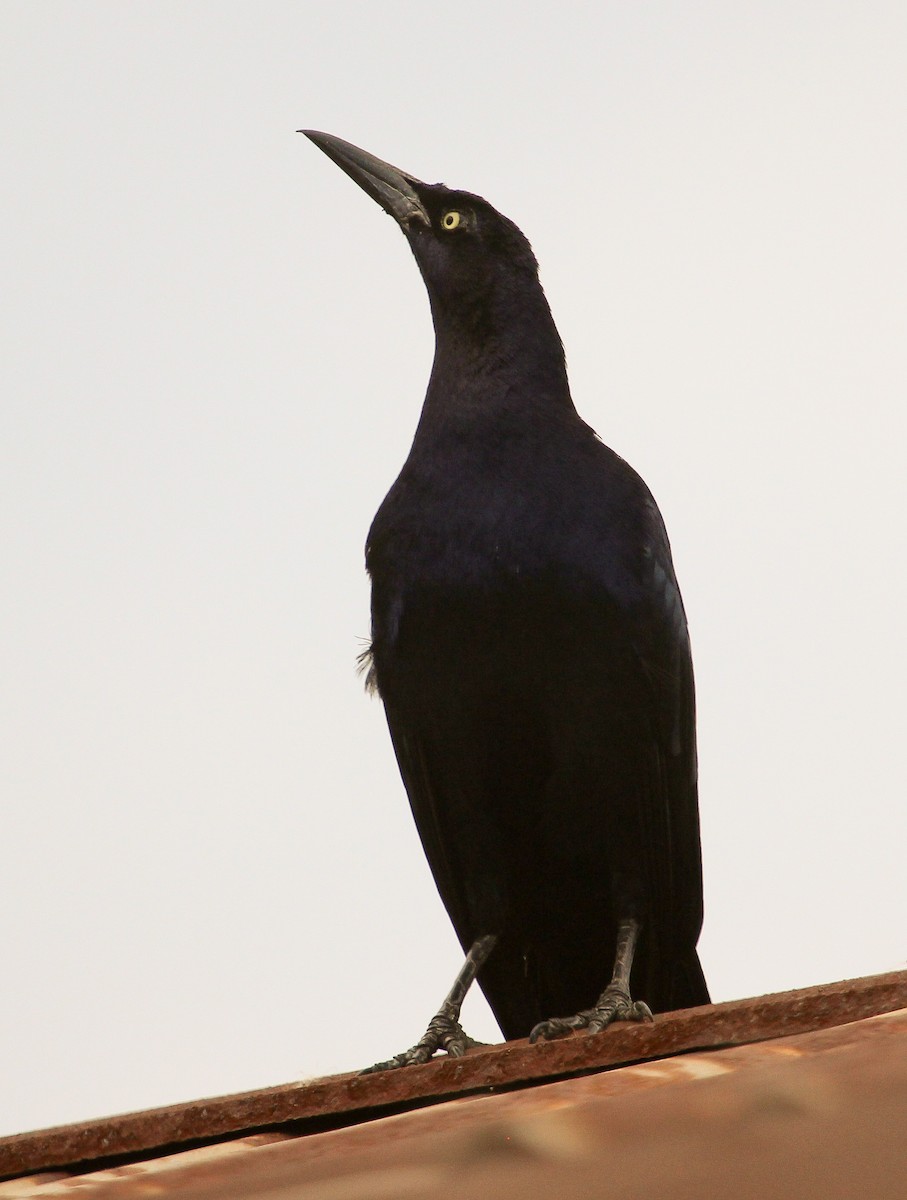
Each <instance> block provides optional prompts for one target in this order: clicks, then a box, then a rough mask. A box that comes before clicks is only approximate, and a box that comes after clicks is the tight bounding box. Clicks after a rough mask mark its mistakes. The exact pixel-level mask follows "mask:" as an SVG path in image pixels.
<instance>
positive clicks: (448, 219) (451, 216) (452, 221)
mask: <svg viewBox="0 0 907 1200" xmlns="http://www.w3.org/2000/svg"><path fill="white" fill-rule="evenodd" d="M459 224H460V214H459V213H458V212H457V211H456V209H453V208H452V209H450V211H449V212H446V213H445V214H444V216H443V217H442V218H441V227H442V228H443V229H446V230H447V232H448V233H450V231H451V230H452V229H456V228H457V226H458V225H459Z"/></svg>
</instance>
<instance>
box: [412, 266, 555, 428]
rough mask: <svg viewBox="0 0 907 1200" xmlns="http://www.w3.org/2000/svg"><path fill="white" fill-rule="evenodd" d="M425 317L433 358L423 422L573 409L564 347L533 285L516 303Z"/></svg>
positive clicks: (546, 306) (434, 422)
mask: <svg viewBox="0 0 907 1200" xmlns="http://www.w3.org/2000/svg"><path fill="white" fill-rule="evenodd" d="M433 315H434V318H435V358H434V363H433V365H432V372H431V378H430V380H429V384H428V392H427V394H426V397H425V405H424V408H423V422H425V421H426V420H427V421H428V422H429V423H430V424H432V425H435V424H437V423H439V422H443V423H445V424H446V423H447V422H448V421H451V420H453V421H457V422H459V420H461V419H467V420H470V419H472V418H473V417H475V416H478V415H479V414H482V415H484V416H486V417H492V418H493V417H497V416H500V417H502V418H506V417H507V416H509V415H511V414H512V415H513V416H515V417H517V418H518V419H525V418H526V416H528V415H529V412H530V411H531V410H536V411H540V412H548V413H550V412H552V411H563V410H564V409H565V408H566V409H568V410H569V411H571V412H574V411H575V410H574V408H573V401H572V400H571V398H570V388H569V384H568V382H567V367H566V363H565V361H564V348H563V345H562V343H561V339H560V336H559V335H558V332H557V328H556V327H555V324H554V320H553V318H552V316H551V310H550V309H549V307H548V302H547V300H546V299H545V295H544V293H543V292H542V290H541V288H540V287H539V288H538V291H537V292H536V291H535V290H533V293H532V294H531V295H530V296H528V297H527V296H526V295H525V294H524V295H523V296H521V297H520V298H519V303H517V304H513V303H508V304H502V305H499V306H498V308H497V309H494V308H481V309H480V308H476V309H471V310H468V311H467V312H465V313H459V314H456V315H455V316H452V315H451V314H450V313H446V312H438V311H435V312H434V313H433Z"/></svg>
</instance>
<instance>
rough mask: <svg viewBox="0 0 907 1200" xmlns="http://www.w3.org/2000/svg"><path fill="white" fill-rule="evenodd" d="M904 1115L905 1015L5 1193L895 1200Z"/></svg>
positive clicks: (295, 1199)
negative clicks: (364, 1123) (858, 1199)
mask: <svg viewBox="0 0 907 1200" xmlns="http://www.w3.org/2000/svg"><path fill="white" fill-rule="evenodd" d="M905 1117H907V1010H902V1011H900V1012H898V1013H896V1014H891V1015H888V1016H885V1017H876V1018H869V1019H866V1020H863V1021H860V1022H857V1023H854V1024H850V1025H846V1026H843V1027H840V1028H836V1029H832V1030H826V1031H822V1032H819V1033H812V1034H805V1035H800V1036H797V1037H791V1038H783V1039H779V1040H777V1041H773V1042H770V1043H766V1044H761V1045H751V1046H746V1047H741V1048H737V1049H728V1050H719V1051H711V1052H707V1053H702V1054H693V1055H689V1056H683V1057H678V1058H674V1059H670V1060H667V1061H664V1062H659V1063H648V1064H641V1065H636V1066H629V1067H625V1068H621V1069H618V1070H614V1071H609V1072H605V1073H602V1074H596V1075H590V1076H585V1077H583V1078H579V1079H571V1080H567V1081H563V1082H560V1083H551V1084H546V1085H543V1086H541V1087H537V1088H532V1089H528V1090H522V1091H519V1092H513V1093H509V1094H507V1095H502V1096H482V1097H470V1098H464V1099H459V1100H453V1101H449V1102H447V1103H445V1104H442V1105H439V1106H437V1107H434V1108H431V1109H428V1110H421V1111H415V1112H408V1113H403V1114H399V1115H396V1116H392V1117H386V1118H384V1119H381V1120H378V1121H374V1122H371V1123H369V1124H366V1125H360V1126H357V1127H354V1128H350V1129H343V1130H336V1131H333V1132H330V1133H322V1134H314V1135H312V1136H310V1137H303V1138H298V1137H291V1138H287V1139H283V1140H278V1141H270V1142H268V1143H267V1144H262V1139H261V1138H260V1137H259V1138H257V1139H256V1138H250V1139H245V1140H242V1141H237V1142H232V1143H227V1144H221V1145H218V1146H211V1147H206V1148H203V1149H199V1150H194V1151H188V1152H186V1153H183V1154H179V1155H174V1156H172V1157H170V1158H165V1159H158V1160H154V1161H149V1162H142V1163H134V1164H130V1165H128V1166H121V1167H117V1168H114V1169H111V1170H107V1171H101V1172H98V1173H95V1174H92V1175H83V1176H77V1177H73V1178H69V1179H58V1180H56V1181H51V1180H46V1181H44V1182H38V1181H32V1182H29V1181H28V1180H21V1181H18V1183H17V1184H15V1185H13V1184H11V1185H9V1186H10V1187H11V1188H13V1190H11V1191H9V1192H8V1193H6V1195H7V1196H8V1197H10V1198H12V1197H15V1198H16V1200H26V1198H44V1200H51V1198H59V1197H64V1196H69V1197H72V1196H74V1195H75V1194H76V1193H77V1194H78V1196H79V1197H80V1200H133V1198H135V1200H138V1198H139V1197H149V1196H171V1195H172V1196H179V1197H182V1198H184V1200H215V1198H222V1200H234V1198H236V1200H238V1198H240V1197H243V1198H247V1200H385V1198H386V1200H397V1198H400V1200H430V1198H431V1200H434V1198H437V1200H440V1198H446V1197H457V1200H473V1198H475V1200H480V1198H481V1200H487V1198H488V1197H500V1198H501V1200H517V1198H520V1200H523V1198H527V1197H528V1198H530V1200H531V1198H533V1197H556V1198H558V1200H574V1198H576V1200H579V1198H580V1197H582V1198H584V1200H585V1198H587V1197H590V1196H595V1197H599V1196H602V1197H609V1196H614V1197H620V1200H637V1198H638V1200H643V1198H645V1200H656V1198H657V1200H665V1198H667V1197H670V1198H671V1200H712V1198H713V1197H714V1198H717V1197H729V1198H731V1197H732V1198H733V1200H756V1198H757V1197H758V1198H759V1200H763V1198H764V1197H774V1196H780V1197H785V1200H819V1198H821V1200H837V1198H844V1197H848V1198H849V1197H854V1198H856V1197H860V1198H861V1200H867V1198H869V1200H874V1198H878V1200H882V1198H885V1200H889V1198H890V1200H899V1197H901V1196H904V1195H907V1139H905V1137H904V1122H905ZM16 1189H18V1190H16ZM0 1196H4V1193H3V1191H0Z"/></svg>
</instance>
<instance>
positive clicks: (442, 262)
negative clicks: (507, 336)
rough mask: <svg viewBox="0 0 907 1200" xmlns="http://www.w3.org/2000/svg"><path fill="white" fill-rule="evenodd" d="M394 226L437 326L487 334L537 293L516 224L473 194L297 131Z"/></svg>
mask: <svg viewBox="0 0 907 1200" xmlns="http://www.w3.org/2000/svg"><path fill="white" fill-rule="evenodd" d="M300 132H302V133H305V134H306V136H307V137H309V138H311V140H312V141H313V142H314V143H315V145H316V146H318V147H319V149H321V150H323V151H324V153H325V154H326V155H327V156H328V157H329V158H331V159H333V161H334V162H335V163H336V164H337V166H339V167H340V168H341V169H342V170H344V171H345V172H346V173H347V175H349V176H350V178H351V179H354V180H355V181H356V183H358V184H359V186H360V187H361V188H362V189H363V191H365V192H367V193H368V194H369V195H370V196H371V197H372V199H373V200H376V201H377V202H378V203H379V204H380V205H381V207H382V208H383V209H384V210H385V211H386V212H388V213H390V215H391V216H392V217H393V218H394V219H395V220H396V222H397V223H398V225H399V226H400V228H401V229H402V230H403V232H404V234H405V235H406V237H407V240H408V241H409V244H410V246H411V247H412V250H413V254H414V255H415V257H416V261H417V262H418V264H419V269H420V270H421V272H422V277H423V278H424V280H425V285H426V287H427V289H428V294H429V299H430V300H431V305H432V311H433V313H434V317H435V324H436V326H439V325H448V324H450V323H455V324H462V323H465V324H467V325H473V326H479V327H481V332H482V333H483V334H484V335H487V334H488V333H489V332H492V330H491V329H490V328H489V326H490V325H491V326H493V325H494V324H497V323H498V321H500V320H502V319H506V314H507V313H508V312H509V311H510V310H512V309H514V308H516V307H517V306H518V305H520V304H525V297H526V294H527V292H529V293H532V292H536V291H537V292H538V294H539V296H541V287H540V285H539V283H538V263H537V262H536V259H535V255H534V254H533V252H532V248H531V246H530V245H529V242H528V241H527V239H526V237H525V236H524V235H523V234H522V233H521V231H520V230H519V229H518V228H517V226H516V225H515V224H514V223H513V221H510V220H508V218H507V217H505V216H503V215H502V214H501V213H499V212H498V211H497V210H496V209H494V208H492V206H491V205H490V204H489V203H488V201H487V200H483V199H482V197H481V196H474V195H472V193H470V192H463V191H456V190H454V189H452V188H448V187H445V186H444V185H443V184H440V183H423V182H422V181H421V180H420V179H416V178H415V176H413V175H410V174H408V173H407V172H406V171H401V170H399V169H398V168H397V167H392V166H391V165H390V163H386V162H383V161H382V160H381V159H380V158H375V156H374V155H372V154H368V153H367V152H366V151H365V150H360V149H359V148H358V147H356V146H353V145H351V144H350V143H349V142H345V141H342V140H341V139H340V138H337V137H334V136H333V135H332V134H328V133H317V132H315V131H314V130H309V129H305V130H301V131H300Z"/></svg>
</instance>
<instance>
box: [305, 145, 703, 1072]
mask: <svg viewBox="0 0 907 1200" xmlns="http://www.w3.org/2000/svg"><path fill="white" fill-rule="evenodd" d="M309 136H310V137H311V138H312V140H313V141H315V142H316V144H317V145H319V146H320V147H321V149H323V150H324V151H325V152H326V153H327V154H329V155H330V157H332V158H333V159H334V161H335V162H337V163H338V164H339V165H340V166H341V167H343V169H344V170H346V171H347V173H348V174H350V175H351V176H352V178H353V179H355V180H356V182H357V183H359V184H360V185H361V186H362V187H363V188H364V189H365V190H366V191H367V192H369V194H370V195H372V196H373V198H374V199H376V200H378V202H379V203H381V204H382V205H383V206H384V207H385V208H386V209H387V211H389V212H390V213H391V214H392V215H393V216H394V217H395V219H396V220H397V221H398V222H399V223H400V225H401V228H402V229H403V231H404V233H405V234H406V237H407V239H408V241H409V243H410V246H411V247H412V250H413V253H414V255H415V257H416V261H417V263H418V264H419V268H420V270H421V272H422V275H423V278H424V280H425V284H426V287H427V290H428V295H429V300H430V302H431V308H432V315H433V319H434V325H435V334H436V349H435V359H434V365H433V368H432V373H431V378H430V381H429V385H428V392H427V395H426V397H425V402H424V405H423V409H422V416H421V419H420V421H419V425H418V428H417V430H416V435H415V439H414V441H413V445H412V449H411V450H410V454H409V457H408V458H407V460H406V463H405V464H404V466H403V469H402V471H401V472H400V475H399V477H398V479H397V481H396V483H395V484H394V485H393V487H392V488H391V490H390V492H389V493H388V495H387V498H386V499H385V501H384V503H383V504H382V505H381V507H380V509H379V511H378V513H377V515H376V517H375V519H374V522H373V524H372V527H371V530H370V532H369V536H368V543H367V551H366V557H367V566H368V570H369V573H370V575H371V579H372V669H373V679H374V682H375V683H376V685H377V688H378V691H379V692H380V694H381V697H382V699H383V701H384V705H385V710H386V713H387V720H388V725H389V727H390V732H391V737H392V739H393V743H394V749H395V751H396V754H397V760H398V762H399V765H400V771H401V774H402V776H403V781H404V784H405V786H406V790H407V794H408V796H409V800H410V804H411V806H412V810H413V815H414V817H415V820H416V824H417V825H418V828H419V833H420V835H421V838H422V843H423V845H424V847H425V852H426V854H427V856H428V860H429V863H430V864H431V868H432V872H433V874H434V877H435V880H436V882H437V885H438V890H439V892H440V894H441V897H442V899H443V901H444V904H445V906H446V908H447V911H448V913H449V914H450V917H451V920H452V921H453V924H454V927H455V928H456V931H457V934H458V936H459V938H460V941H461V943H462V945H463V947H464V949H468V948H469V947H470V946H473V944H474V943H476V941H477V939H480V938H485V939H486V940H485V941H484V942H483V943H482V953H481V954H479V955H478V956H477V957H476V959H475V961H476V963H477V964H481V965H480V966H479V974H478V979H479V983H480V985H481V987H482V989H483V991H484V992H485V994H486V996H487V997H488V1000H489V1003H490V1005H491V1007H492V1010H493V1011H494V1013H495V1016H496V1017H497V1019H498V1021H499V1023H500V1025H501V1028H502V1030H503V1032H504V1034H505V1036H506V1037H508V1038H514V1037H524V1036H527V1035H528V1034H530V1032H531V1031H532V1030H533V1029H534V1028H535V1027H536V1026H539V1028H538V1029H537V1031H536V1032H537V1035H539V1034H540V1035H542V1036H555V1035H557V1034H559V1033H562V1032H564V1031H565V1029H566V1028H567V1026H566V1025H564V1024H563V1023H559V1022H557V1021H555V1022H550V1023H549V1022H548V1019H549V1018H552V1017H555V1018H556V1017H561V1016H565V1015H569V1014H572V1013H576V1012H577V1011H578V1010H589V1009H590V1006H595V1004H596V999H597V997H599V993H601V992H602V989H603V987H604V986H605V984H607V982H608V972H609V969H610V966H611V964H612V963H613V962H615V956H616V955H617V958H618V959H619V960H620V962H619V964H618V965H619V967H620V968H621V970H619V971H618V973H617V975H616V976H615V980H616V983H615V988H616V991H615V990H614V988H612V990H611V991H610V992H609V993H608V994H607V997H606V996H602V997H601V999H602V1001H603V1002H604V1003H603V1005H602V1006H601V1008H600V1009H598V1010H595V1009H594V1008H593V1010H592V1014H591V1016H590V1015H588V1014H587V1015H585V1016H584V1017H583V1019H581V1020H574V1021H573V1022H571V1025H572V1026H577V1025H580V1026H582V1025H587V1024H590V1022H591V1027H592V1028H597V1027H599V1026H602V1025H604V1024H607V1022H608V1021H609V1020H611V1019H614V1018H615V1017H620V1016H633V1017H637V1018H638V1017H640V1016H644V1015H646V1014H645V1005H641V1006H640V1005H636V1006H634V1005H633V1003H632V1002H631V1001H630V1000H629V994H628V988H627V987H626V979H625V975H626V973H627V972H629V964H630V962H631V961H632V964H633V965H632V977H631V981H632V985H633V991H634V993H635V994H637V995H639V996H640V998H641V999H642V1000H644V1001H646V1002H647V1003H648V1005H650V1006H651V1007H652V1008H653V1009H654V1010H656V1011H658V1010H665V1009H671V1008H679V1007H686V1006H690V1005H695V1004H702V1003H707V1002H708V992H707V989H706V986H705V981H704V979H703V976H702V971H701V968H700V965H699V960H698V956H697V954H696V941H697V938H698V935H699V929H700V925H701V922H702V881H701V868H700V851H699V823H698V809H697V794H696V746H695V717H694V698H693V675H692V666H691V660H690V647H689V639H688V635H687V626H686V619H685V617H684V612H683V606H682V603H681V599H680V593H679V590H678V588H677V583H676V580H675V577H674V570H673V566H672V562H671V552H670V547H669V544H668V539H667V535H666V533H665V529H664V525H663V523H662V519H661V515H660V513H659V511H658V508H657V506H656V505H655V502H654V500H653V499H652V496H651V494H650V493H649V491H648V489H647V488H646V485H645V484H644V483H643V482H642V480H641V479H640V478H639V476H638V475H637V474H636V473H635V472H634V471H633V470H632V468H631V467H629V466H628V465H627V464H626V463H625V462H624V461H623V460H622V459H621V458H619V457H618V456H617V455H616V454H614V453H613V451H611V450H609V449H608V448H607V447H606V446H605V445H603V444H602V442H601V441H600V440H599V439H598V438H597V437H596V435H595V434H594V433H593V431H592V430H591V429H590V428H589V427H588V426H587V425H586V424H585V423H584V422H583V421H582V420H581V419H580V418H579V416H578V415H577V413H576V410H575V408H574V406H573V402H572V400H571V397H570V391H569V387H568V383H567V374H566V369H565V365H564V353H563V348H562V345H561V342H560V338H559V337H558V334H557V330H556V328H555V326H554V322H553V320H552V317H551V313H550V310H549V308H548V304H547V301H546V299H545V296H544V293H543V291H542V288H541V284H540V283H539V280H538V271H537V264H536V261H535V257H534V255H533V253H532V250H531V248H530V246H529V243H528V242H527V241H526V239H525V237H524V236H523V234H522V233H521V232H520V231H519V229H517V227H516V226H515V225H514V224H513V223H512V222H511V221H509V220H507V218H505V217H503V216H501V214H499V213H498V212H496V211H495V209H493V208H492V207H491V205H489V204H488V203H487V202H486V201H485V200H482V199H481V198H480V197H477V196H473V195H471V194H469V193H467V192H460V191H453V190H451V189H448V188H446V187H443V186H442V185H439V184H435V185H428V184H424V183H421V182H420V181H419V180H417V179H415V178H414V177H413V176H410V175H406V174H405V173H403V172H399V171H397V170H396V168H393V167H390V166H389V165H388V164H386V163H383V162H381V161H380V160H378V159H374V158H373V157H372V156H371V155H368V154H366V153H365V152H363V151H361V150H358V149H356V148H355V147H352V146H350V145H349V144H348V143H345V142H341V141H340V140H339V139H336V138H333V137H330V136H329V135H326V134H314V133H310V134H309ZM637 935H638V941H637ZM619 942H620V944H621V946H622V947H623V949H622V951H621V954H622V955H623V957H621V954H618V943H619ZM634 946H635V956H634ZM621 971H623V975H622V974H621ZM467 974H468V973H467ZM468 982H469V980H468V979H466V980H465V986H468ZM625 993H626V1003H625V1002H624V995H625ZM457 994H459V993H457ZM618 994H619V997H620V1001H619V1003H615V1004H612V1003H611V1001H612V1000H613V999H614V996H615V995H618ZM453 1009H455V1010H456V1011H455V1012H453ZM612 1010H613V1011H612ZM458 1015H459V1003H456V1004H455V1005H453V1008H452V1010H451V1013H448V1014H447V1016H448V1017H449V1018H450V1022H452V1024H453V1025H454V1026H456V1029H457V1030H459V1026H458V1025H456V1021H457V1018H458ZM445 1020H447V1018H445ZM539 1023H542V1024H541V1025H540V1024H539ZM442 1024H443V1022H442ZM445 1029H447V1031H448V1035H449V1033H450V1030H449V1028H448V1026H445ZM458 1039H459V1034H457V1035H456V1036H455V1037H454V1038H453V1044H452V1045H449V1043H450V1042H451V1038H450V1036H447V1038H446V1039H445V1036H444V1035H443V1034H442V1035H441V1036H439V1037H437V1038H433V1039H432V1038H430V1039H429V1042H430V1043H431V1045H430V1048H429V1049H428V1050H427V1052H426V1051H425V1047H423V1051H422V1052H420V1053H419V1054H414V1056H413V1055H411V1056H409V1057H407V1055H402V1056H398V1059H397V1060H392V1061H393V1063H394V1064H395V1065H399V1063H402V1062H409V1061H418V1060H419V1059H420V1058H423V1059H424V1058H425V1057H427V1054H428V1053H430V1052H431V1049H434V1048H435V1047H437V1046H441V1047H446V1048H451V1050H452V1052H454V1053H457V1052H461V1051H462V1049H463V1048H464V1046H465V1045H466V1044H467V1043H466V1042H462V1041H460V1040H458ZM414 1050H415V1048H414Z"/></svg>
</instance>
